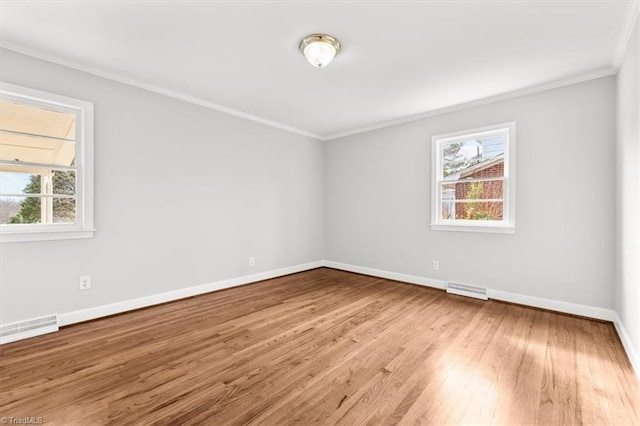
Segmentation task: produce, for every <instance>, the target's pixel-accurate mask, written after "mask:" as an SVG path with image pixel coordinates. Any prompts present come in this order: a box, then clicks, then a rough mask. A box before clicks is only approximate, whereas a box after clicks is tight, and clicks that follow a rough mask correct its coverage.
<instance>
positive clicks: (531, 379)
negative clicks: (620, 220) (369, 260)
mask: <svg viewBox="0 0 640 426" xmlns="http://www.w3.org/2000/svg"><path fill="white" fill-rule="evenodd" d="M639 401H640V386H639V384H638V380H637V378H636V377H635V376H634V374H633V371H632V369H631V366H630V364H629V361H628V360H627V358H626V355H625V354H624V351H623V348H622V346H621V344H620V341H619V339H618V337H617V335H616V332H615V330H614V328H613V326H612V325H611V324H609V323H603V322H598V321H592V320H587V319H583V318H576V317H571V316H566V315H560V314H555V313H551V312H546V311H542V310H537V309H530V308H525V307H522V306H517V305H510V304H506V303H501V302H495V301H488V302H483V301H479V300H474V299H468V298H464V297H459V296H452V295H447V294H446V293H444V292H443V291H439V290H434V289H429V288H424V287H418V286H413V285H408V284H402V283H398V282H395V281H389V280H384V279H378V278H373V277H368V276H363V275H357V274H351V273H347V272H341V271H336V270H331V269H326V268H321V269H316V270H313V271H308V272H303V273H299V274H295V275H290V276H287V277H282V278H277V279H273V280H269V281H264V282H261V283H258V284H253V285H249V286H244V287H238V288H234V289H229V290H224V291H220V292H216V293H210V294H207V295H203V296H198V297H195V298H191V299H185V300H181V301H177V302H173V303H168V304H165V305H161V306H156V307H152V308H148V309H144V310H139V311H135V312H130V313H126V314H123V315H118V316H113V317H109V318H104V319H100V320H96V321H93V322H88V323H83V324H77V325H74V326H70V327H66V328H63V329H62V330H60V332H58V333H54V334H50V335H46V336H41V337H37V338H33V339H29V340H23V341H20V342H15V343H11V344H7V345H4V346H0V416H4V417H9V416H10V417H43V420H44V423H45V424H65V425H67V424H69V425H72V424H78V425H88V424H143V423H144V424H151V423H160V424H169V423H171V424H194V425H201V424H215V425H224V424H264V425H282V424H305V425H306V424H312V423H319V424H344V425H352V424H361V423H370V424H415V423H434V424H446V423H449V424H459V423H495V424H534V423H537V424H581V423H584V424H639V423H640V402H639Z"/></svg>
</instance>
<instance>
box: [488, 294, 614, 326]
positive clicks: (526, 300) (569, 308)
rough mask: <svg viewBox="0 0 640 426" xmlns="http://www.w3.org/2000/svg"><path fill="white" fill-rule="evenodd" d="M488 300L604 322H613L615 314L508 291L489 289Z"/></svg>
mask: <svg viewBox="0 0 640 426" xmlns="http://www.w3.org/2000/svg"><path fill="white" fill-rule="evenodd" d="M489 299H495V300H501V301H503V302H510V303H517V304H518V305H525V306H531V307H534V308H542V309H548V310H550V311H556V312H563V313H565V314H572V315H579V316H581V317H587V318H594V319H599V320H604V321H613V318H614V315H615V312H614V311H613V310H612V309H605V308H599V307H597V306H589V305H580V304H577V303H570V302H562V301H560V300H553V299H545V298H542V297H535V296H527V295H526V294H518V293H509V292H508V291H500V290H492V289H489Z"/></svg>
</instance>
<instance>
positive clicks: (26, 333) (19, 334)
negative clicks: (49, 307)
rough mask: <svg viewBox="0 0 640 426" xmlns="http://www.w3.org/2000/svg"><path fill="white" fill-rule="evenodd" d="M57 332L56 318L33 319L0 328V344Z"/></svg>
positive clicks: (53, 316)
mask: <svg viewBox="0 0 640 426" xmlns="http://www.w3.org/2000/svg"><path fill="white" fill-rule="evenodd" d="M54 331H58V316H57V315H51V316H48V317H42V318H35V319H32V320H27V321H21V322H15V323H13V324H6V325H3V326H2V327H0V344H3V343H9V342H15V341H16V340H22V339H26V338H28V337H34V336H39V335H41V334H46V333H53V332H54Z"/></svg>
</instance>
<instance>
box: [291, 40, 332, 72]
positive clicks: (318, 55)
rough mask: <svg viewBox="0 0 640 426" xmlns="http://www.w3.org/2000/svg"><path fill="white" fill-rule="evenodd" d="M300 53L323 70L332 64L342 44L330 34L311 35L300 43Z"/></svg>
mask: <svg viewBox="0 0 640 426" xmlns="http://www.w3.org/2000/svg"><path fill="white" fill-rule="evenodd" d="M299 47H300V52H302V54H303V55H304V57H305V58H307V61H309V63H310V64H311V65H313V66H314V67H318V68H322V67H325V66H327V65H329V64H330V63H331V61H332V60H333V58H334V57H335V56H336V55H337V54H338V52H339V51H340V47H341V46H340V42H339V41H338V39H337V38H335V37H332V36H330V35H328V34H311V35H308V36H306V37H305V38H303V39H302V41H301V42H300V46H299Z"/></svg>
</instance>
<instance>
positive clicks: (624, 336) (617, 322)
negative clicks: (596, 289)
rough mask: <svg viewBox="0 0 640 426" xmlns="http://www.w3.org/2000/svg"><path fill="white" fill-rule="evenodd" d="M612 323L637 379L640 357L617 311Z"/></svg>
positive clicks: (639, 370) (639, 372)
mask: <svg viewBox="0 0 640 426" xmlns="http://www.w3.org/2000/svg"><path fill="white" fill-rule="evenodd" d="M613 325H614V326H615V327H616V331H617V332H618V336H620V341H621V342H622V346H623V347H624V350H625V351H626V352H627V356H628V357H629V361H630V362H631V366H632V367H633V370H634V371H635V372H636V376H638V379H640V357H639V356H638V352H636V349H635V348H634V347H633V343H632V342H631V338H630V337H629V333H627V329H626V328H625V327H624V323H623V322H622V319H621V318H620V316H619V315H618V313H617V312H615V314H614V320H613Z"/></svg>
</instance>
